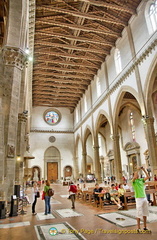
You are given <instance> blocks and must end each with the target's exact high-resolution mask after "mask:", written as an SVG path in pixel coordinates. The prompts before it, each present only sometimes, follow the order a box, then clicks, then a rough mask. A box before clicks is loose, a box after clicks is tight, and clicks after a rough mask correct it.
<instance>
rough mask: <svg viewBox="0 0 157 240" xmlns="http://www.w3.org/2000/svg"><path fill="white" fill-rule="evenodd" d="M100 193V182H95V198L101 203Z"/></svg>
mask: <svg viewBox="0 0 157 240" xmlns="http://www.w3.org/2000/svg"><path fill="white" fill-rule="evenodd" d="M99 193H100V188H99V184H98V183H96V184H95V188H94V189H93V195H94V200H95V201H96V202H97V203H99V196H98V194H99Z"/></svg>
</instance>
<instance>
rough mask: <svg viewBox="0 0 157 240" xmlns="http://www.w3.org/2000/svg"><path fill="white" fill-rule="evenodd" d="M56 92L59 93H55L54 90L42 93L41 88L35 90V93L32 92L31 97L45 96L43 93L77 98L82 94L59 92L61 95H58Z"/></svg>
mask: <svg viewBox="0 0 157 240" xmlns="http://www.w3.org/2000/svg"><path fill="white" fill-rule="evenodd" d="M58 94H60V93H57V94H56V92H51V93H50V92H44V93H43V91H42V90H41V92H39V91H38V92H36V93H35V95H34V93H33V97H36V98H38V96H45V95H46V96H47V95H48V96H50V97H52V96H53V97H54V98H59V97H65V98H66V97H68V96H69V97H73V98H77V99H78V98H80V97H81V96H82V95H81V94H74V93H61V95H58ZM78 95H79V96H78Z"/></svg>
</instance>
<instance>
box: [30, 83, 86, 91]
mask: <svg viewBox="0 0 157 240" xmlns="http://www.w3.org/2000/svg"><path fill="white" fill-rule="evenodd" d="M32 85H33V88H35V89H37V88H39V87H40V86H42V89H44V87H47V86H48V87H62V88H69V89H70V88H72V89H73V88H76V89H80V90H82V91H83V90H84V91H85V89H86V88H87V85H81V84H76V83H71V84H67V83H61V84H59V83H58V82H52V83H51V84H50V83H49V85H47V84H46V83H42V82H41V83H34V82H33V83H32Z"/></svg>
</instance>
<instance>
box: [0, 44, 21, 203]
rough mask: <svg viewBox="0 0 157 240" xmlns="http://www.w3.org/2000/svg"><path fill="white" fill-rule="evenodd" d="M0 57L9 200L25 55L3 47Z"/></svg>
mask: <svg viewBox="0 0 157 240" xmlns="http://www.w3.org/2000/svg"><path fill="white" fill-rule="evenodd" d="M2 59H3V65H4V69H3V86H2V87H3V98H2V106H3V116H4V146H5V147H6V151H5V156H4V160H5V166H4V176H5V177H6V181H5V183H4V186H3V187H4V189H5V191H6V193H7V194H6V196H8V199H9V200H10V195H12V194H13V191H14V181H15V165H16V164H15V163H16V141H17V127H18V111H19V101H20V87H21V78H22V70H23V68H24V66H25V61H26V56H25V54H24V53H23V52H22V50H20V49H19V48H13V47H4V48H3V49H2Z"/></svg>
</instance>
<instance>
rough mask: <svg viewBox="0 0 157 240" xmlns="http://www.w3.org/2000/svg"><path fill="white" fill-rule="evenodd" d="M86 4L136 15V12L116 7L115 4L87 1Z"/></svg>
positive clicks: (123, 7) (82, 0)
mask: <svg viewBox="0 0 157 240" xmlns="http://www.w3.org/2000/svg"><path fill="white" fill-rule="evenodd" d="M79 1H81V2H84V1H85V0H79ZM86 2H88V3H90V4H92V5H94V6H98V7H104V8H107V9H114V10H117V11H123V12H127V13H129V14H131V15H133V14H135V13H136V12H135V10H133V9H130V8H128V7H125V6H119V5H116V4H114V3H106V2H104V1H94V0H86Z"/></svg>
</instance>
